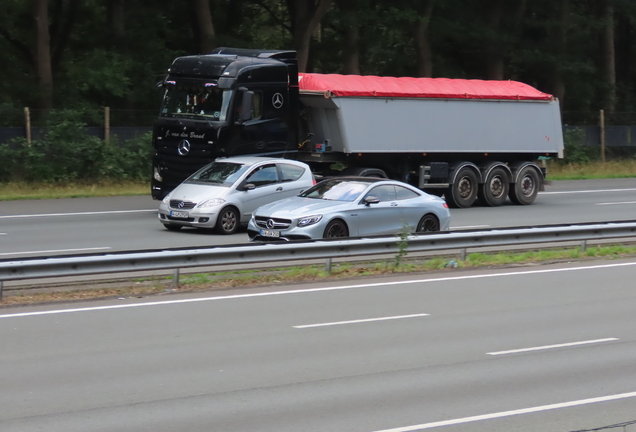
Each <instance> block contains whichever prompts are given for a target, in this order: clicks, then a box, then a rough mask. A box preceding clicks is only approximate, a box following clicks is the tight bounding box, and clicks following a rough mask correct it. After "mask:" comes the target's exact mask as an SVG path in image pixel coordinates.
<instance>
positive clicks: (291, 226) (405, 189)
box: [247, 177, 450, 242]
mask: <svg viewBox="0 0 636 432" xmlns="http://www.w3.org/2000/svg"><path fill="white" fill-rule="evenodd" d="M449 224H450V212H449V210H448V205H446V202H445V201H444V200H443V199H442V198H438V197H436V196H433V195H429V194H427V193H425V192H422V191H421V190H419V189H417V188H415V187H413V186H411V185H408V184H406V183H402V182H399V181H395V180H386V179H379V178H369V177H336V178H331V179H327V180H323V181H322V182H320V183H318V184H317V185H315V186H314V187H312V188H311V189H308V190H306V191H305V192H303V193H301V194H299V195H298V196H296V197H293V198H287V199H284V200H280V201H276V202H273V203H270V204H266V205H264V206H262V207H259V208H258V209H256V211H255V212H254V213H253V214H252V218H251V219H250V222H249V225H248V227H247V233H248V235H249V237H250V240H252V241H262V242H267V241H287V240H306V239H319V238H330V237H360V236H368V235H383V234H388V235H390V234H395V233H398V232H400V231H402V230H405V229H406V230H409V232H426V231H447V230H448V229H449Z"/></svg>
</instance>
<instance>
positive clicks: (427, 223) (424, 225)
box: [417, 213, 440, 233]
mask: <svg viewBox="0 0 636 432" xmlns="http://www.w3.org/2000/svg"><path fill="white" fill-rule="evenodd" d="M439 228H440V227H439V219H437V216H435V215H434V214H430V213H429V214H425V215H424V216H422V219H420V223H418V224H417V232H418V233H420V232H435V231H439Z"/></svg>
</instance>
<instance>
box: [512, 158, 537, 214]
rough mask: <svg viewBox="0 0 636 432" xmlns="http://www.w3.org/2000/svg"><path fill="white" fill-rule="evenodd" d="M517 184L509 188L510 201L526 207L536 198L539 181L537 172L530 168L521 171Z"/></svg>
mask: <svg viewBox="0 0 636 432" xmlns="http://www.w3.org/2000/svg"><path fill="white" fill-rule="evenodd" d="M517 179H518V180H517V182H516V183H515V184H514V185H512V187H511V188H510V200H511V201H512V202H513V203H515V204H520V205H528V204H532V202H533V201H534V200H535V198H536V197H537V193H538V192H539V186H540V181H541V180H540V179H539V174H537V171H536V170H535V169H534V168H532V167H531V166H527V167H525V168H522V169H521V172H520V173H519V175H518V176H517Z"/></svg>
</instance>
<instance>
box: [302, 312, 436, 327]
mask: <svg viewBox="0 0 636 432" xmlns="http://www.w3.org/2000/svg"><path fill="white" fill-rule="evenodd" d="M428 315H429V314H425V313H421V314H412V315H399V316H391V317H381V318H367V319H360V320H351V321H337V322H330V323H322V324H305V325H298V326H293V327H294V328H297V329H305V328H312V327H327V326H335V325H342V324H357V323H366V322H373V321H388V320H396V319H403V318H415V317H423V316H428Z"/></svg>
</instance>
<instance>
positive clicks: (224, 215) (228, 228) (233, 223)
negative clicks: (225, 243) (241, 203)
mask: <svg viewBox="0 0 636 432" xmlns="http://www.w3.org/2000/svg"><path fill="white" fill-rule="evenodd" d="M239 223H240V219H239V212H238V210H236V208H234V207H225V208H224V209H223V210H221V213H219V218H218V219H217V220H216V231H217V232H218V233H219V234H225V235H228V234H234V233H235V232H236V230H238V228H239Z"/></svg>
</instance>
